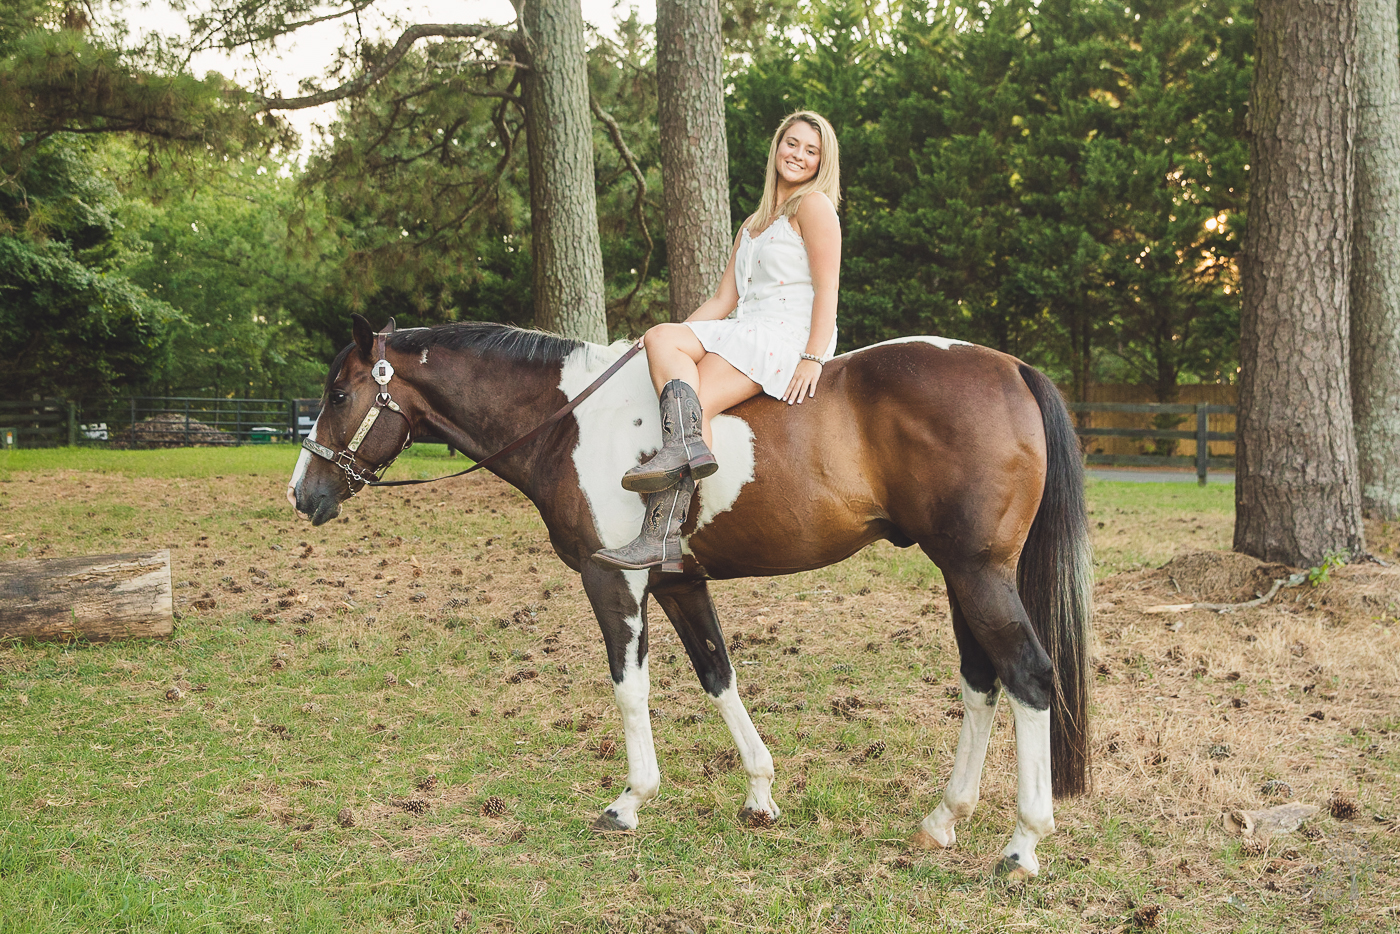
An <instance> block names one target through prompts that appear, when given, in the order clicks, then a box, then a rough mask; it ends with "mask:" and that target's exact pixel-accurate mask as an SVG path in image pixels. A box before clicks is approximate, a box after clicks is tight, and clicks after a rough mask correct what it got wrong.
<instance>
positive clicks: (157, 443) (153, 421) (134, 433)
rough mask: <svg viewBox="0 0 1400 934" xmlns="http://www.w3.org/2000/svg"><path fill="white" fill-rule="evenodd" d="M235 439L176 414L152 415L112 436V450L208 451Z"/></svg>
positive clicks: (229, 443) (231, 443) (228, 444)
mask: <svg viewBox="0 0 1400 934" xmlns="http://www.w3.org/2000/svg"><path fill="white" fill-rule="evenodd" d="M237 443H238V439H237V438H235V437H234V436H233V435H231V434H229V433H228V432H226V431H220V430H219V429H217V428H213V427H210V426H209V425H206V424H204V423H203V422H201V421H199V420H198V419H194V418H191V419H188V420H187V419H186V418H185V416H184V415H181V414H180V413H178V412H163V413H161V414H160V415H152V416H151V417H150V418H144V419H142V420H141V421H139V422H137V423H136V424H135V425H132V426H131V427H130V428H128V429H126V430H125V431H119V432H117V433H115V434H113V435H112V440H111V447H113V448H119V449H120V448H131V449H139V448H185V447H196V448H207V447H225V446H230V445H233V444H237Z"/></svg>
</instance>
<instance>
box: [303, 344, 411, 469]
mask: <svg viewBox="0 0 1400 934" xmlns="http://www.w3.org/2000/svg"><path fill="white" fill-rule="evenodd" d="M390 326H391V327H392V322H390ZM392 333H393V331H392V330H390V328H385V329H384V330H383V331H380V332H378V333H377V334H375V335H374V353H373V354H372V356H373V357H375V358H376V359H377V362H376V363H375V364H374V366H373V367H371V368H370V371H369V372H370V375H371V376H373V377H374V381H375V382H376V383H378V384H379V392H378V393H377V394H376V395H375V397H374V404H373V405H371V406H370V407H369V411H368V412H366V413H365V417H364V420H363V421H361V422H360V427H359V428H357V429H356V430H355V434H354V436H353V437H351V439H350V443H349V444H347V445H346V446H345V449H344V450H341V451H336V450H334V449H332V448H328V447H326V446H325V445H324V444H320V443H319V442H316V441H312V440H311V438H310V436H308V437H306V438H305V439H303V440H302V442H301V446H302V447H303V448H305V449H306V450H308V451H310V452H311V453H312V454H315V455H316V456H317V457H323V458H325V459H326V460H328V461H330V462H331V463H332V464H334V465H335V466H337V467H339V468H340V470H341V472H342V473H344V474H345V482H346V485H348V486H349V487H350V495H351V496H354V495H355V494H356V493H358V492H360V491H361V490H363V489H364V488H365V486H366V485H368V484H373V483H378V482H379V478H380V477H381V476H383V475H384V471H386V470H388V469H389V467H390V465H392V464H393V463H394V461H395V460H397V459H398V456H399V454H402V453H403V452H404V451H406V450H408V448H409V446H410V445H411V444H413V432H411V431H407V432H405V433H404V439H403V447H401V448H399V450H398V453H396V454H395V455H394V456H393V457H391V458H389V460H388V461H386V462H385V463H383V464H380V465H379V466H378V467H368V466H366V467H364V468H361V469H357V467H358V466H359V456H360V445H361V444H363V443H364V441H365V438H367V437H369V432H370V429H371V428H373V427H374V424H375V422H377V421H378V420H379V415H380V413H381V412H383V411H384V410H385V409H389V410H391V411H394V412H397V413H398V414H399V415H400V416H402V417H403V420H404V424H405V426H407V424H408V416H407V415H404V414H403V409H401V408H399V404H398V403H397V402H395V401H394V400H393V399H392V398H391V397H390V395H389V380H391V379H393V378H394V367H393V366H392V365H391V364H390V363H389V361H388V360H387V359H385V356H384V353H385V345H386V344H387V342H388V340H389V335H390V334H392Z"/></svg>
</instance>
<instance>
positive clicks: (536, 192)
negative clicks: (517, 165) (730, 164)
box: [521, 0, 608, 343]
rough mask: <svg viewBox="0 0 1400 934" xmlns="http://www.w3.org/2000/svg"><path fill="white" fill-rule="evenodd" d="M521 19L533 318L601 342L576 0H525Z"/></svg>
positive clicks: (588, 120)
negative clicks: (526, 66) (531, 239)
mask: <svg viewBox="0 0 1400 934" xmlns="http://www.w3.org/2000/svg"><path fill="white" fill-rule="evenodd" d="M521 25H522V26H523V27H524V31H525V34H526V35H525V46H526V54H527V57H528V64H529V66H530V71H528V72H527V73H526V75H525V81H524V103H525V134H526V145H527V148H528V149H529V153H530V229H531V232H532V234H533V238H534V243H533V245H532V256H533V262H534V278H533V286H534V299H535V324H536V325H537V326H538V327H540V328H543V329H545V330H548V331H555V332H557V333H559V334H563V335H564V336H566V337H574V338H578V339H579V340H587V341H595V342H597V343H606V342H607V339H608V326H607V317H606V315H605V313H604V302H603V250H602V247H601V246H600V244H599V240H598V202H597V198H596V196H595V194H594V187H593V186H594V179H593V118H592V116H591V114H590V112H589V109H588V74H587V67H586V60H585V57H584V47H583V14H582V13H581V12H580V7H579V0H528V2H526V3H524V4H523V9H522V11H521Z"/></svg>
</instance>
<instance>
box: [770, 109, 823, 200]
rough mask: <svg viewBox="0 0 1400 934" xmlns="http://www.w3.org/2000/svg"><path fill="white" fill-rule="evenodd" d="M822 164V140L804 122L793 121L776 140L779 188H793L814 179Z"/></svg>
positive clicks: (810, 126)
mask: <svg viewBox="0 0 1400 934" xmlns="http://www.w3.org/2000/svg"><path fill="white" fill-rule="evenodd" d="M821 164H822V138H821V135H820V134H818V133H817V129H816V127H814V126H812V125H811V124H810V123H808V122H807V121H806V120H794V121H793V122H792V126H790V127H788V128H787V129H786V130H784V131H783V134H782V138H781V139H779V140H778V158H777V164H776V165H775V166H774V167H773V168H774V170H775V171H776V172H777V173H778V185H779V187H789V188H795V187H796V186H798V185H801V184H803V183H805V182H809V181H811V180H812V179H813V178H814V177H816V174H817V169H819V168H821Z"/></svg>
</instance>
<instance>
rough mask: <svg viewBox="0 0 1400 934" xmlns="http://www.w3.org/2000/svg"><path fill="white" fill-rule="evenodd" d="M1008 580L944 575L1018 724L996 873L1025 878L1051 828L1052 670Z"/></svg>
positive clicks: (984, 574) (990, 573) (995, 574)
mask: <svg viewBox="0 0 1400 934" xmlns="http://www.w3.org/2000/svg"><path fill="white" fill-rule="evenodd" d="M1014 581H1015V574H1014V570H1013V571H1011V572H1009V573H1003V571H1002V570H1000V569H993V568H981V569H978V570H975V571H970V572H961V573H952V574H949V575H948V587H949V590H950V591H951V592H954V593H956V595H957V602H958V605H959V606H960V607H961V610H962V615H963V618H964V620H965V622H966V624H967V630H968V632H969V633H970V634H971V635H972V637H973V638H974V639H975V640H976V642H977V644H978V645H979V646H980V647H981V648H982V650H983V652H984V654H985V657H986V659H987V660H988V661H989V662H990V663H991V666H992V668H993V670H994V671H995V672H996V680H997V682H999V683H1000V685H1001V687H1002V689H1003V690H1004V691H1005V693H1006V700H1007V703H1008V704H1009V705H1010V707H1011V713H1012V717H1013V719H1014V721H1015V726H1016V828H1015V830H1014V831H1013V832H1012V834H1011V840H1010V841H1009V842H1008V843H1007V845H1006V848H1005V849H1004V850H1003V851H1002V859H1001V862H1000V863H999V864H998V866H997V871H998V873H999V874H1002V875H1005V876H1008V877H1010V878H1012V879H1029V878H1032V877H1034V876H1035V875H1036V874H1037V873H1038V872H1039V871H1040V861H1039V860H1038V859H1037V858H1036V854H1035V848H1036V845H1037V844H1038V843H1039V842H1040V841H1041V839H1043V838H1044V837H1045V836H1047V835H1048V834H1050V833H1052V832H1053V831H1054V829H1055V817H1054V804H1053V798H1052V797H1051V785H1050V702H1051V697H1052V691H1053V684H1052V682H1053V670H1052V668H1051V665H1050V659H1049V656H1047V655H1046V654H1045V650H1044V649H1043V648H1042V647H1041V645H1040V642H1039V640H1038V639H1037V638H1036V636H1035V632H1034V630H1033V629H1032V628H1031V624H1030V620H1029V618H1028V617H1027V615H1026V611H1025V608H1024V607H1023V606H1022V605H1021V599H1020V597H1019V596H1017V593H1016V587H1015V583H1014ZM964 657H966V655H965V656H964ZM972 686H973V687H974V688H976V687H978V685H977V684H976V683H975V682H974V683H973V685H972ZM983 748H984V749H985V745H984V747H983ZM959 749H960V751H961V743H960V744H959ZM979 761H980V760H979ZM950 810H951V809H950ZM935 813H936V812H935ZM930 816H932V815H930Z"/></svg>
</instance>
